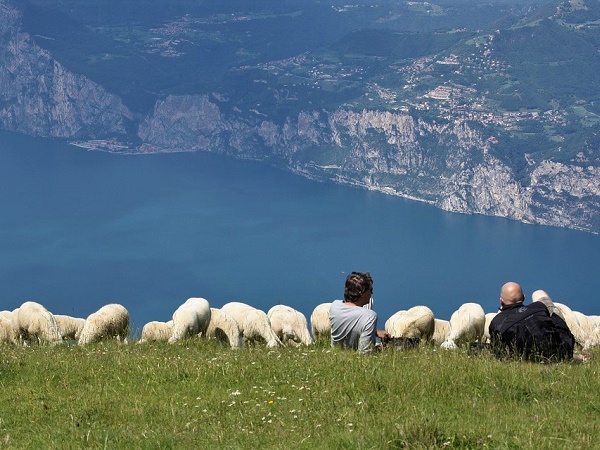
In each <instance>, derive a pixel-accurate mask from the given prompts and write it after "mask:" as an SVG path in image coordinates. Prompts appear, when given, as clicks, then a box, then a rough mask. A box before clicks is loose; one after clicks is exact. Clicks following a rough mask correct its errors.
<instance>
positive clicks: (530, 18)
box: [0, 0, 600, 233]
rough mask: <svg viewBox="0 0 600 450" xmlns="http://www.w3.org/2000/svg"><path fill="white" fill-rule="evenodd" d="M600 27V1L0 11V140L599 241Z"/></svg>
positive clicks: (61, 5) (195, 4) (271, 0)
mask: <svg viewBox="0 0 600 450" xmlns="http://www.w3.org/2000/svg"><path fill="white" fill-rule="evenodd" d="M82 3H85V4H82ZM221 3H226V4H221ZM599 23H600V1H598V0H577V1H570V2H568V1H567V2H556V1H541V2H531V1H525V2H524V1H519V2H513V1H509V0H497V1H492V2H489V1H487V2H483V1H481V2H480V1H478V0H470V1H467V0H455V1H450V0H448V1H437V2H397V1H394V2H389V1H383V2H373V1H366V2H362V3H358V4H344V3H341V2H335V1H324V2H316V1H308V0H306V1H293V2H292V1H275V0H265V1H260V2H258V1H257V2H252V1H248V0H245V1H241V0H240V1H231V2H219V3H215V2H211V1H191V0H189V1H180V2H174V4H172V2H169V3H166V2H163V1H158V0H156V1H152V0H151V1H141V0H124V1H121V2H115V1H112V0H98V1H96V2H93V3H89V2H79V1H75V0H62V1H57V0H56V1H54V0H44V1H42V0H30V1H24V0H4V1H0V127H1V128H2V129H5V130H11V131H17V132H20V133H25V134H30V135H35V136H42V137H49V138H61V139H68V140H70V141H75V140H76V141H78V142H79V143H80V144H81V145H83V146H87V147H88V148H97V149H106V150H110V151H116V152H122V153H144V152H157V151H158V152H161V151H163V152H172V151H210V152H216V153H221V154H226V155H230V156H233V157H237V158H252V159H258V160H264V161H265V162H267V163H269V164H274V165H277V166H280V167H284V168H287V169H289V170H292V171H294V172H296V173H299V174H302V175H304V176H307V177H309V178H313V179H318V180H331V181H334V182H337V183H343V184H347V185H353V186H359V187H364V188H367V189H373V190H378V191H382V192H385V193H389V194H393V195H400V196H403V197H407V198H411V199H415V200H420V201H425V202H428V203H431V204H433V205H436V206H438V207H440V208H443V209H445V210H448V211H455V212H461V213H477V214H486V215H494V216H501V217H507V218H511V219H516V220H520V221H523V222H530V223H540V224H546V225H553V226H561V227H570V228H576V229H581V230H586V231H590V232H595V233H597V232H600V136H599V130H600V126H599V124H600V106H599V105H600V104H599V102H598V96H599V95H600V86H599V84H600V79H599V78H598V77H597V76H596V74H597V73H598V72H599V71H600V54H599V52H598V48H599V45H600V28H599V25H598V24H599ZM94 139H101V140H100V141H95V142H90V141H91V140H94Z"/></svg>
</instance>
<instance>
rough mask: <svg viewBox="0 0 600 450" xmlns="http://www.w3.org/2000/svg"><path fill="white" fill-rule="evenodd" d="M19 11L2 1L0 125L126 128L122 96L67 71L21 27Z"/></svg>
mask: <svg viewBox="0 0 600 450" xmlns="http://www.w3.org/2000/svg"><path fill="white" fill-rule="evenodd" d="M19 20H20V12H19V11H18V10H17V9H15V8H14V7H12V6H10V5H7V4H4V3H0V61H2V68H1V69H2V70H0V127H1V128H2V129H5V130H10V131H17V132H22V133H26V134H32V135H36V136H44V137H65V138H66V137H94V136H99V135H106V134H113V133H117V134H121V133H124V132H125V121H126V120H127V119H131V114H130V113H129V111H128V109H127V108H126V107H125V106H124V105H123V103H122V102H121V100H120V99H119V98H118V97H116V96H114V95H111V94H109V93H108V92H106V90H104V89H103V88H102V87H101V86H98V85H97V84H94V83H92V82H91V81H90V80H88V79H86V78H85V77H83V76H81V75H77V74H74V73H71V72H69V71H67V70H65V68H64V67H63V66H62V65H61V64H60V63H59V62H57V61H56V60H54V59H53V58H52V56H51V55H50V54H49V53H48V52H47V51H44V50H43V49H41V48H40V47H38V46H36V44H35V42H34V41H33V39H32V37H31V36H29V35H28V34H27V33H24V32H22V31H21V28H20V26H19Z"/></svg>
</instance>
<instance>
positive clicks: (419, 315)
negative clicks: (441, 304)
mask: <svg viewBox="0 0 600 450" xmlns="http://www.w3.org/2000/svg"><path fill="white" fill-rule="evenodd" d="M434 330H435V316H434V315H433V311H432V310H431V309H429V308H428V307H427V306H413V307H412V308H410V309H408V310H406V311H404V310H402V311H398V312H396V313H394V314H393V315H392V316H391V317H390V318H389V319H388V320H386V322H385V331H387V332H388V333H389V334H390V336H391V337H393V338H398V337H402V338H412V339H420V340H421V341H423V342H427V341H429V340H430V339H431V337H432V336H433V332H434Z"/></svg>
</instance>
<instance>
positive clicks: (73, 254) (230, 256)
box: [0, 133, 600, 328]
mask: <svg viewBox="0 0 600 450" xmlns="http://www.w3.org/2000/svg"><path fill="white" fill-rule="evenodd" d="M0 194H1V195H0V208H1V211H2V212H1V221H0V252H1V255H2V258H1V260H0V286H1V288H0V309H13V308H16V307H18V306H19V305H20V304H21V303H22V302H24V301H26V300H35V301H37V302H40V303H42V304H44V305H45V306H46V307H47V308H48V309H49V310H50V311H52V312H54V313H57V314H58V313H60V314H70V315H75V316H80V317H85V316H87V315H88V314H90V313H91V312H93V311H95V310H96V309H98V308H99V307H100V306H102V305H104V304H106V303H110V302H118V303H122V304H123V305H124V306H125V307H127V309H128V310H129V311H130V313H131V316H132V321H133V323H134V328H141V327H142V326H143V324H144V323H146V322H148V321H150V320H168V319H170V316H171V314H172V313H173V311H174V309H175V308H176V307H177V306H179V305H180V304H181V303H182V302H184V301H185V300H186V299H187V298H188V297H204V298H206V299H208V300H209V302H210V303H211V305H213V306H215V307H220V306H222V305H223V304H224V303H226V302H229V301H243V302H247V303H249V304H252V305H254V306H256V307H258V308H261V309H263V310H265V311H266V310H268V309H269V308H270V307H271V306H273V305H275V304H278V303H283V304H287V305H290V306H292V307H294V308H297V309H299V310H300V311H302V312H303V313H304V314H305V315H306V316H307V318H308V316H310V313H311V311H312V309H313V308H314V307H315V306H316V305H317V304H319V303H321V302H328V301H332V300H334V299H336V298H341V296H342V295H343V284H344V280H345V277H346V274H347V273H349V272H351V271H352V270H359V271H370V272H371V274H372V275H373V278H374V282H375V286H374V288H375V292H374V298H375V309H376V310H377V312H378V313H379V317H380V324H379V325H380V327H383V323H384V322H385V320H386V319H387V318H388V317H389V316H390V315H391V314H393V313H394V312H396V311H398V310H400V309H407V308H409V307H411V306H414V305H420V304H423V305H427V306H429V307H430V308H431V309H432V310H433V312H434V313H435V315H436V317H440V318H444V319H448V318H449V317H450V315H451V314H452V312H453V311H455V310H456V309H457V308H458V307H459V306H460V305H461V304H462V303H464V302H478V303H480V304H481V305H482V306H483V308H484V309H485V310H486V312H489V311H495V310H496V309H497V306H498V292H499V289H500V286H501V285H502V284H503V283H504V282H506V281H510V280H514V281H518V282H520V283H521V284H522V286H523V288H524V290H525V292H526V295H527V297H528V298H529V297H530V296H531V293H532V292H533V291H534V290H536V289H545V290H546V291H547V292H548V293H549V294H550V296H551V297H552V298H553V299H554V300H556V301H562V302H564V303H567V304H568V305H569V306H571V307H572V308H573V309H576V310H580V311H582V312H584V313H586V314H600V308H599V307H598V293H599V292H600V277H598V269H597V268H598V265H599V263H600V257H599V255H600V236H595V235H590V234H586V233H582V232H577V231H569V230H563V229H556V228H550V227H542V226H533V225H524V224H520V223H517V222H512V221H509V220H504V219H496V218H489V217H482V216H466V215H457V214H450V213H446V212H443V211H440V210H437V209H435V208H433V207H430V206H428V205H425V204H421V203H416V202H410V201H407V200H404V199H400V198H395V197H389V196H385V195H382V194H378V193H373V192H368V191H362V190H356V189H350V188H346V187H340V186H335V185H329V184H321V183H316V182H312V181H309V180H305V179H303V178H300V177H298V176H295V175H292V174H289V173H286V172H283V171H280V170H277V169H274V168H271V167H267V166H265V165H262V164H259V163H255V162H248V161H236V160H231V159H226V158H222V157H219V156H215V155H210V154H205V153H185V154H163V155H152V156H135V157H132V156H127V157H125V156H117V155H111V154H107V153H99V152H87V151H85V150H82V149H79V148H76V147H73V146H69V145H67V144H64V143H59V142H52V141H47V140H37V139H31V138H26V137H23V136H19V135H15V134H8V133H0Z"/></svg>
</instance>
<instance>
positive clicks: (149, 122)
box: [0, 0, 600, 233]
mask: <svg viewBox="0 0 600 450" xmlns="http://www.w3.org/2000/svg"><path fill="white" fill-rule="evenodd" d="M39 39H46V38H44V37H41V36H35V39H34V38H33V37H32V36H30V35H29V34H27V33H25V32H23V31H22V29H21V27H20V13H19V11H18V10H17V9H16V8H14V7H12V6H9V4H8V3H6V2H3V1H2V0H0V127H1V128H2V129H6V130H11V131H17V132H21V133H25V134H29V135H35V136H43V137H61V138H78V139H92V138H96V137H113V136H117V137H118V136H123V135H125V134H126V133H127V131H128V130H129V129H136V128H137V131H136V132H135V133H136V134H137V136H135V138H137V139H138V140H140V141H141V142H143V143H146V144H151V145H152V146H154V148H153V149H152V150H153V151H165V152H166V151H209V152H215V153H220V154H226V155H229V156H232V157H237V158H249V159H258V160H264V161H265V162H268V163H270V164H274V165H277V166H280V167H285V168H288V169H289V170H291V171H294V172H296V173H299V174H302V175H303V176H306V177H309V178H312V179H316V180H329V181H334V182H336V183H341V184H346V185H351V186H357V187H361V188H366V189H371V190H377V191H381V192H384V193H387V194H391V195H398V196H402V197H406V198H410V199H414V200H419V201H424V202H427V203H430V204H433V205H436V206H437V207H439V208H442V209H445V210H448V211H455V212H460V213H476V214H486V215H492V216H499V217H507V218H511V219H515V220H519V221H523V222H528V223H540V224H545V225H553V226H561V227H570V228H576V229H581V230H586V231H591V232H595V233H598V232H600V160H599V159H598V148H599V147H598V145H599V143H600V141H599V140H598V138H597V135H596V140H595V141H594V140H593V139H592V140H589V141H588V142H585V143H584V144H583V145H581V149H580V150H581V151H579V153H577V152H572V151H571V150H570V152H571V153H577V155H579V156H576V157H573V158H571V157H566V158H562V159H561V160H560V161H556V160H553V158H552V155H550V156H548V157H546V156H544V153H543V152H537V153H536V154H534V155H533V156H531V155H529V156H528V155H525V157H523V156H522V155H523V153H524V152H521V156H519V157H520V162H519V164H520V165H519V167H517V166H516V165H511V164H510V162H511V158H510V157H507V156H506V155H504V154H502V149H501V147H499V144H498V142H501V143H506V142H509V137H508V133H506V134H505V135H501V134H498V133H501V131H499V132H498V133H497V132H496V130H494V131H490V130H491V128H488V129H487V130H484V128H482V126H481V123H482V121H481V120H480V121H479V122H476V121H474V120H468V119H465V118H464V117H466V115H464V114H462V113H461V114H462V115H461V116H452V115H446V116H443V117H442V116H438V117H433V116H432V114H424V113H421V112H419V111H420V110H419V111H418V110H404V111H402V110H400V109H398V110H390V108H383V107H381V108H378V107H372V108H367V107H362V106H358V107H357V106H348V105H346V106H335V107H331V108H314V109H311V108H309V107H304V108H302V109H301V110H300V112H298V113H294V114H288V115H287V116H282V115H281V114H279V115H278V114H275V113H273V114H264V113H262V112H259V111H258V110H257V109H256V108H255V107H253V106H251V105H244V104H241V103H239V102H238V103H234V102H232V101H231V100H228V98H229V97H228V93H225V92H214V93H212V94H202V93H200V94H198V93H196V94H194V95H191V94H190V95H164V96H160V98H159V99H158V100H157V101H156V104H155V107H154V110H153V111H152V112H151V113H150V114H149V115H147V116H146V117H144V118H142V119H138V118H135V117H133V116H132V114H131V113H130V111H129V110H128V108H127V107H126V106H125V105H124V103H123V101H122V100H121V99H120V98H119V97H118V96H116V95H112V94H110V93H109V92H107V91H106V90H105V89H104V88H103V87H102V86H100V85H99V84H97V83H94V82H92V81H90V80H89V79H87V78H86V77H84V76H81V75H78V74H76V73H72V72H70V71H68V70H66V69H65V67H64V66H63V65H61V63H60V62H59V61H56V60H55V59H54V58H53V57H52V55H51V54H50V53H49V52H47V51H45V50H43V49H41V48H40V47H39V46H38V45H36V43H35V41H36V40H38V41H39ZM486 51H487V50H486ZM444 61H446V62H447V61H449V59H448V58H444ZM450 62H452V61H450ZM417 65H418V64H417ZM447 65H448V64H446V63H445V64H444V66H447ZM428 70H429V69H426V70H425V69H424V70H423V73H425V72H427V74H425V75H427V76H428V77H429V73H430V72H429V71H428ZM259 81H261V80H259ZM261 82H262V81H261ZM265 85H266V86H267V90H268V89H269V86H268V83H267V81H265ZM274 92H277V91H274ZM428 95H431V94H428ZM290 98H292V100H294V101H296V100H295V99H296V98H297V97H294V96H291V97H290ZM424 98H430V97H424ZM292 100H290V101H292ZM423 101H429V100H423ZM432 104H433V103H432ZM265 110H266V109H265ZM271 112H272V111H271ZM275 112H277V111H275ZM482 115H483V114H482ZM552 117H556V119H557V120H558V119H559V115H552ZM509 126H511V127H513V128H514V127H515V125H514V124H512V123H509ZM589 128H591V126H589ZM490 133H493V134H492V135H490ZM559 137H560V136H559ZM129 138H134V136H131V135H129ZM557 139H558V138H557ZM509 145H512V146H513V147H512V148H514V147H515V146H518V143H516V144H515V143H510V142H509ZM139 148H140V149H141V150H140V151H144V148H145V147H139ZM505 148H506V147H505ZM523 161H526V163H524V162H523ZM523 166H524V167H523Z"/></svg>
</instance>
